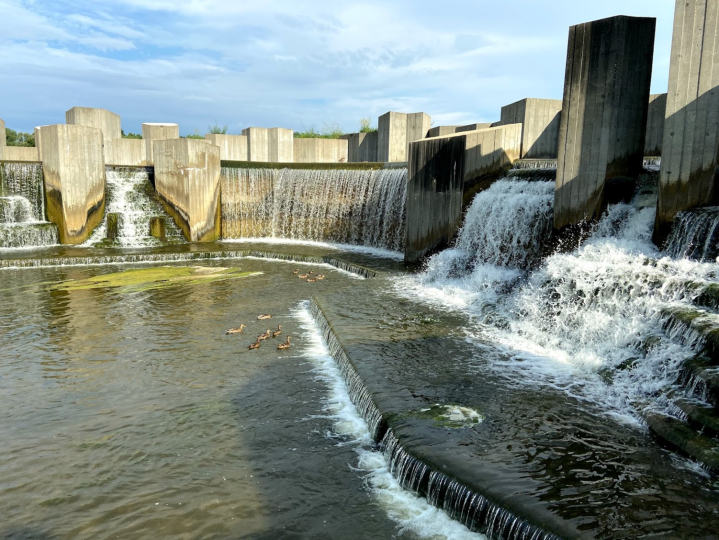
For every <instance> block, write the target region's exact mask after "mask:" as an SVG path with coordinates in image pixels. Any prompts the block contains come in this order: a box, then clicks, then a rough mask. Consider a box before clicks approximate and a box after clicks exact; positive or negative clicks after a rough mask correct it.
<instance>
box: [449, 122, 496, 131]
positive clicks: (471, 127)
mask: <svg viewBox="0 0 719 540" xmlns="http://www.w3.org/2000/svg"><path fill="white" fill-rule="evenodd" d="M493 126H494V124H492V123H491V122H483V123H479V124H469V125H466V126H460V127H458V128H457V130H456V131H455V133H461V132H463V131H478V130H480V129H489V128H491V127H493Z"/></svg>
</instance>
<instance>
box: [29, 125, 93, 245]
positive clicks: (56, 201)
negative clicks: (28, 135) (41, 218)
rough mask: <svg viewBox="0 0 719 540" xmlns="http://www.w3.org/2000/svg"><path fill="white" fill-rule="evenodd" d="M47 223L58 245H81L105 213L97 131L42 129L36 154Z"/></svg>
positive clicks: (59, 127)
mask: <svg viewBox="0 0 719 540" xmlns="http://www.w3.org/2000/svg"><path fill="white" fill-rule="evenodd" d="M40 160H41V161H42V168H43V174H44V177H45V200H46V213H47V218H48V221H50V222H52V223H54V224H55V225H57V228H58V232H59V238H60V243H61V244H81V243H83V242H85V241H86V240H87V239H88V238H89V237H90V235H91V234H92V231H93V230H94V229H95V227H97V226H98V225H99V224H100V222H101V221H102V217H103V214H104V212H105V160H104V155H103V148H102V132H101V131H100V130H99V129H96V128H92V127H87V126H78V125H67V124H57V125H52V126H43V127H42V149H41V154H40Z"/></svg>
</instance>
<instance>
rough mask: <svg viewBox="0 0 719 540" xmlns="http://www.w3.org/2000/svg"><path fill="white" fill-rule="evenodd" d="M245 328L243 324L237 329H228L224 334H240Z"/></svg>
mask: <svg viewBox="0 0 719 540" xmlns="http://www.w3.org/2000/svg"><path fill="white" fill-rule="evenodd" d="M245 328H247V327H246V326H245V325H244V324H241V325H240V326H238V327H237V328H230V329H229V330H228V331H227V332H225V334H241V333H242V331H243V330H244V329H245Z"/></svg>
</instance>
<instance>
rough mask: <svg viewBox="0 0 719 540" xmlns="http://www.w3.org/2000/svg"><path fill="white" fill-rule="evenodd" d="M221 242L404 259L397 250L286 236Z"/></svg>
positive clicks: (228, 239) (222, 241) (233, 239)
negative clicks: (293, 247)
mask: <svg viewBox="0 0 719 540" xmlns="http://www.w3.org/2000/svg"><path fill="white" fill-rule="evenodd" d="M220 242H221V243H223V244H275V245H292V246H311V247H318V248H324V249H331V250H333V251H352V252H355V253H366V254H367V255H371V256H373V257H379V258H383V259H393V260H396V261H401V260H403V259H404V254H403V253H400V252H398V251H391V250H389V249H382V248H375V247H369V246H356V245H353V244H334V243H330V242H315V241H311V240H290V239H288V238H272V237H258V238H227V239H224V240H221V241H220Z"/></svg>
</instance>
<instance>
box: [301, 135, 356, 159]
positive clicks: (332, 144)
mask: <svg viewBox="0 0 719 540" xmlns="http://www.w3.org/2000/svg"><path fill="white" fill-rule="evenodd" d="M348 142H349V141H347V139H294V154H295V163H346V162H347V160H348V158H349V144H348Z"/></svg>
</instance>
